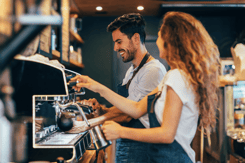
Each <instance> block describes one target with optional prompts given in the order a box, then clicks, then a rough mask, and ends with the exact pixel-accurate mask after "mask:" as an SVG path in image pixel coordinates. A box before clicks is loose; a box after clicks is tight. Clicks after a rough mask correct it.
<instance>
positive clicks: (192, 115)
mask: <svg viewBox="0 0 245 163" xmlns="http://www.w3.org/2000/svg"><path fill="white" fill-rule="evenodd" d="M181 72H182V73H183V74H184V73H185V72H184V71H181V70H179V69H174V70H170V71H168V73H167V74H166V75H165V76H164V78H163V80H162V82H161V83H160V84H159V86H158V89H159V90H162V94H161V96H160V97H159V99H158V100H157V101H156V103H155V107H154V110H155V113H156V117H157V120H158V122H159V123H160V124H162V121H163V120H162V119H163V111H164V104H165V98H166V93H167V86H170V87H171V88H172V89H173V90H174V91H175V93H176V94H177V95H178V96H179V98H180V99H181V101H182V102H183V107H182V112H181V116H180V121H179V125H178V128H177V132H176V135H175V140H176V141H177V142H178V143H179V144H180V145H181V146H182V148H183V149H184V150H185V151H186V153H187V154H188V156H189V157H190V159H191V160H192V161H193V162H195V151H194V150H193V149H192V148H191V146H190V144H191V141H192V140H193V138H194V136H195V133H196V129H197V123H198V112H199V108H198V107H197V105H196V104H195V95H194V93H193V89H191V88H192V87H191V86H189V84H188V83H187V81H186V77H185V76H184V75H183V74H181Z"/></svg>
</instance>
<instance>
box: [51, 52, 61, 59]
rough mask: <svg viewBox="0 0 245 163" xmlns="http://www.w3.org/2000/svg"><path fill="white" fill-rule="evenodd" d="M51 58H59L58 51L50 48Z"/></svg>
mask: <svg viewBox="0 0 245 163" xmlns="http://www.w3.org/2000/svg"><path fill="white" fill-rule="evenodd" d="M52 55H53V58H60V52H59V51H57V50H52Z"/></svg>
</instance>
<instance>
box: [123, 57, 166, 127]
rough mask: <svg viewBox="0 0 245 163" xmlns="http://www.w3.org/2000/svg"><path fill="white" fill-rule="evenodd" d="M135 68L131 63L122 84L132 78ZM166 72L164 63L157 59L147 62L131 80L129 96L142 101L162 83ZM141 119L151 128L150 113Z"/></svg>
mask: <svg viewBox="0 0 245 163" xmlns="http://www.w3.org/2000/svg"><path fill="white" fill-rule="evenodd" d="M135 69H136V68H135ZM135 69H134V68H133V65H131V67H130V68H129V69H128V70H127V72H126V75H125V78H124V79H123V82H122V85H125V84H127V82H128V81H129V79H131V78H132V76H133V72H134V70H135ZM166 72H167V71H166V69H165V67H164V66H163V64H162V63H161V62H160V61H159V60H157V59H154V60H151V61H150V62H147V63H145V64H144V66H143V67H141V69H140V70H139V71H138V72H137V74H136V75H135V76H134V78H133V80H132V81H131V83H130V85H129V88H128V94H129V96H128V97H127V98H128V99H130V100H133V101H140V100H141V99H142V98H143V97H145V96H146V95H148V94H149V93H150V92H151V91H153V90H154V89H155V88H156V87H157V86H158V85H159V84H160V82H161V81H162V79H163V77H164V75H165V74H166ZM139 120H140V122H141V123H142V124H143V125H144V126H145V127H146V128H149V126H150V125H149V118H148V114H145V115H144V116H142V117H140V118H139Z"/></svg>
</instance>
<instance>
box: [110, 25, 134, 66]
mask: <svg viewBox="0 0 245 163" xmlns="http://www.w3.org/2000/svg"><path fill="white" fill-rule="evenodd" d="M112 39H113V41H114V43H115V44H114V51H116V52H118V53H119V54H120V56H121V57H122V59H123V62H124V63H126V62H130V61H132V60H134V57H135V54H136V51H137V49H136V48H135V45H134V42H133V41H132V38H131V39H128V37H127V35H125V34H124V33H122V32H121V31H120V30H119V29H117V30H115V31H113V32H112Z"/></svg>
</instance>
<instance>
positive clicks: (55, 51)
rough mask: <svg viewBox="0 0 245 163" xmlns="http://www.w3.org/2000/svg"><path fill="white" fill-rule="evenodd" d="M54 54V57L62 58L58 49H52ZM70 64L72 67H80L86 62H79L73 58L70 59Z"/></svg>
mask: <svg viewBox="0 0 245 163" xmlns="http://www.w3.org/2000/svg"><path fill="white" fill-rule="evenodd" d="M52 54H53V57H52V58H54V59H59V58H60V52H59V51H57V50H52ZM69 64H70V65H69V66H71V67H79V68H84V64H82V63H78V62H77V61H74V60H72V59H70V62H69Z"/></svg>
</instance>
